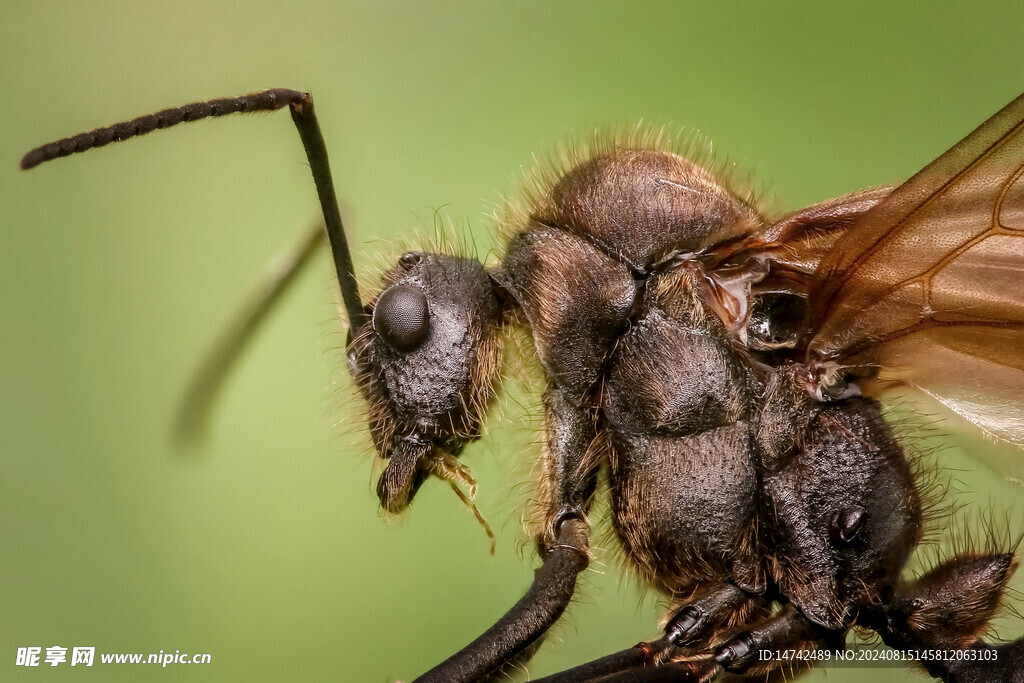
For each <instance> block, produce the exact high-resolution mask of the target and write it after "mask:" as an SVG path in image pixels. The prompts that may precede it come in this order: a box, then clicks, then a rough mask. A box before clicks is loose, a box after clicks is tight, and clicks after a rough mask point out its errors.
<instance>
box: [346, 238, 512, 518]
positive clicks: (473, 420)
mask: <svg viewBox="0 0 1024 683" xmlns="http://www.w3.org/2000/svg"><path fill="white" fill-rule="evenodd" d="M367 313H368V318H366V319H365V322H364V323H363V324H362V326H361V327H360V328H359V329H358V330H355V331H354V334H353V340H352V343H351V344H350V345H349V349H348V366H349V372H350V373H351V374H352V377H354V378H355V381H356V384H357V386H358V387H359V390H360V392H361V393H362V395H363V397H364V398H365V399H366V401H367V404H368V408H369V422H370V433H371V435H372V437H373V441H374V446H375V447H376V449H377V453H378V454H379V455H380V456H381V457H382V458H384V459H386V460H387V467H386V468H385V470H384V473H383V474H382V475H381V478H380V481H379V482H378V484H377V495H378V497H379V498H380V502H381V505H382V506H383V507H384V509H385V510H387V511H388V512H392V513H396V512H401V511H402V510H403V509H405V507H406V506H408V505H409V503H410V502H411V501H412V498H413V496H414V495H415V494H416V491H417V490H418V489H419V487H420V485H421V484H422V483H423V482H424V481H425V480H426V478H427V477H428V476H429V475H430V474H437V475H438V476H441V477H443V478H446V479H452V474H451V472H452V469H453V467H455V468H458V467H459V466H458V465H454V464H453V463H454V460H453V457H454V456H457V455H458V453H459V451H460V450H461V449H462V447H463V446H464V445H465V444H466V443H467V442H468V441H471V440H473V439H476V438H477V437H478V436H479V435H480V429H481V426H482V422H483V418H484V414H485V413H486V410H487V406H488V403H489V402H490V400H491V398H492V396H493V395H494V392H495V389H496V386H497V382H498V377H499V375H500V369H501V356H502V334H501V332H502V329H501V328H502V319H503V311H502V303H501V298H500V296H499V293H498V290H497V286H496V285H495V284H494V283H493V281H492V280H491V276H490V275H489V274H488V272H487V270H485V268H484V267H483V265H482V264H481V263H480V262H478V261H476V260H475V259H468V258H461V257H457V256H447V255H442V254H426V253H419V252H408V253H405V254H403V255H402V256H401V257H400V258H399V260H398V264H397V265H396V266H395V267H394V268H393V269H391V270H390V271H388V272H387V273H385V275H384V281H383V287H382V288H381V291H380V294H378V295H377V297H376V299H375V300H374V302H373V303H372V304H371V305H369V306H368V307H367ZM462 473H463V476H466V475H465V472H464V470H463V472H462Z"/></svg>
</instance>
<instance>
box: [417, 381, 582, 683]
mask: <svg viewBox="0 0 1024 683" xmlns="http://www.w3.org/2000/svg"><path fill="white" fill-rule="evenodd" d="M544 409H545V419H544V432H543V449H542V457H543V458H544V461H543V465H544V467H543V470H542V471H543V474H542V476H543V478H544V486H545V489H544V494H543V500H542V504H543V508H544V509H543V514H544V516H543V519H544V521H543V523H542V527H541V528H540V529H539V530H538V533H537V544H538V548H539V551H540V554H541V557H543V558H544V563H543V564H542V565H541V567H540V568H539V569H538V570H537V571H536V572H535V574H534V579H533V585H532V586H530V589H529V590H528V591H527V592H526V595H524V596H523V597H522V598H521V599H520V600H519V602H517V603H516V604H515V606H514V607H513V608H512V609H511V610H509V611H508V612H507V613H506V614H505V616H503V617H502V618H501V619H499V620H498V622H497V623H496V624H494V626H491V627H490V628H489V629H487V631H485V632H484V633H483V635H481V636H480V637H478V638H477V639H476V640H474V641H473V642H472V643H470V644H469V645H467V646H466V647H465V648H463V649H462V650H460V651H459V652H457V653H455V654H454V655H452V656H451V657H449V658H448V659H446V660H445V661H444V662H442V663H441V664H439V665H438V666H436V667H434V668H433V669H431V670H430V671H428V672H427V673H425V674H423V675H422V676H421V677H419V678H417V679H416V683H431V682H435V681H436V682H439V683H440V682H444V683H461V682H465V683H469V682H470V681H479V680H481V679H485V678H487V677H489V676H491V675H493V674H495V673H497V672H499V671H500V670H501V669H502V668H503V667H504V666H505V665H506V664H508V663H510V662H512V661H516V660H521V658H523V657H524V656H526V655H527V654H529V653H530V646H531V645H533V644H534V643H536V642H538V641H539V639H540V638H541V636H543V635H544V633H545V631H547V630H548V629H549V628H550V627H551V625H552V624H554V623H555V622H556V621H557V620H558V618H559V617H560V616H562V612H564V611H565V608H566V606H567V605H568V604H569V601H570V600H571V599H572V596H573V592H574V591H575V589H576V576H577V574H579V573H580V572H581V571H583V569H585V568H586V566H587V563H588V560H589V552H588V551H589V547H590V542H589V526H588V524H587V521H586V515H587V512H588V510H589V509H590V504H591V502H592V500H593V496H594V489H595V486H596V481H597V469H598V466H599V464H600V460H599V459H598V458H595V457H593V454H594V452H595V451H594V449H595V448H596V447H597V446H596V443H595V442H596V441H597V439H596V438H595V430H594V423H593V419H592V417H591V414H590V411H589V410H588V409H587V408H586V407H585V406H581V405H579V404H576V403H575V402H573V401H570V400H568V399H567V398H566V397H565V396H564V394H563V393H562V391H561V390H559V389H557V388H552V389H549V390H548V391H547V393H546V394H545V397H544Z"/></svg>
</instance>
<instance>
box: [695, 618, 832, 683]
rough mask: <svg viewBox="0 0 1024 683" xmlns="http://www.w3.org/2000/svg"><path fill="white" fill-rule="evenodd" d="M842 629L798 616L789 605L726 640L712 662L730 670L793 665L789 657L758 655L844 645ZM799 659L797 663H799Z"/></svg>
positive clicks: (761, 669) (757, 669)
mask: <svg viewBox="0 0 1024 683" xmlns="http://www.w3.org/2000/svg"><path fill="white" fill-rule="evenodd" d="M844 637H845V631H832V630H829V629H826V628H824V627H822V626H819V625H817V624H815V623H813V622H811V621H810V620H808V619H807V617H805V616H804V615H802V614H801V613H800V612H799V611H797V609H796V608H795V607H793V605H792V604H789V605H786V606H785V607H783V608H782V611H781V612H779V613H778V614H777V615H775V616H774V617H772V618H770V619H768V620H767V621H764V622H762V623H761V624H760V625H759V626H756V627H754V628H752V629H750V630H748V631H746V632H744V633H741V634H739V635H737V636H735V637H733V638H731V639H729V640H728V641H727V642H726V643H725V644H724V645H722V646H721V647H719V648H718V650H717V651H716V652H715V661H716V662H718V664H719V665H720V666H721V667H722V668H723V669H725V670H726V671H728V672H730V673H746V672H748V671H751V670H756V671H757V672H758V673H764V672H768V671H772V670H774V669H778V668H780V667H782V666H788V665H791V664H793V660H792V659H791V658H785V659H783V658H777V657H775V656H772V657H771V658H763V657H762V654H767V653H771V654H772V655H774V654H775V653H777V652H782V651H787V650H812V649H821V648H823V647H827V648H829V649H841V648H843V647H844V644H843V643H844ZM802 664H803V662H798V665H802Z"/></svg>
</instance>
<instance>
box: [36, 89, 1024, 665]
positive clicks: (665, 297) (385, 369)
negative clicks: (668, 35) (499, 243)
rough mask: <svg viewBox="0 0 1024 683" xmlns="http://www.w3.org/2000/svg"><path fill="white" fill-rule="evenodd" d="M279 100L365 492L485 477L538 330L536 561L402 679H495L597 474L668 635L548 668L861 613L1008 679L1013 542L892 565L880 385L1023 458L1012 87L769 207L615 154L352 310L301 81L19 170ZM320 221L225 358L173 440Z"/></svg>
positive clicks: (764, 639)
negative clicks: (286, 110)
mask: <svg viewBox="0 0 1024 683" xmlns="http://www.w3.org/2000/svg"><path fill="white" fill-rule="evenodd" d="M284 106H289V107H290V109H291V112H292V117H293V119H294V120H295V122H296V125H297V126H298V128H299V132H300V135H301V137H302V141H303V144H304V146H305V148H306V152H307V155H308V156H309V158H310V162H311V166H312V170H313V175H314V179H315V181H316V185H317V189H318V193H319V196H320V200H321V205H322V208H323V212H324V219H325V224H326V228H327V234H328V236H329V238H330V243H331V248H332V252H333V254H334V257H335V265H336V267H337V271H338V278H339V283H340V286H341V291H342V296H343V300H344V304H345V308H346V311H347V314H348V317H349V322H350V333H349V344H348V349H347V360H348V367H349V370H350V372H351V374H352V376H353V378H354V379H355V383H356V385H357V386H358V388H359V390H360V392H361V394H362V395H363V397H364V398H365V400H366V402H367V405H368V409H369V411H368V412H369V423H370V432H371V435H372V437H373V441H374V444H375V446H376V449H377V451H378V453H379V455H380V456H381V457H382V458H384V459H385V460H386V462H387V465H386V467H385V469H384V472H383V474H382V476H381V478H380V481H379V484H378V489H377V490H378V495H379V497H380V502H381V505H382V506H383V507H384V508H385V509H386V510H387V511H389V512H394V513H397V512H400V511H402V510H403V509H404V508H405V507H406V506H408V505H409V503H410V502H411V501H412V499H413V497H414V495H415V494H416V491H417V490H418V488H419V487H420V486H421V485H422V484H423V483H424V482H425V481H426V479H427V478H429V477H430V476H431V475H435V476H438V477H440V478H442V479H445V480H447V481H449V482H450V483H452V484H453V488H455V486H454V485H455V483H457V482H462V483H464V484H469V485H470V486H471V487H472V486H473V483H472V478H471V477H470V475H469V472H468V470H467V469H466V468H465V466H464V465H462V464H461V463H460V461H459V460H458V456H459V453H460V451H461V449H462V448H463V446H464V445H465V444H466V443H467V442H469V441H471V440H473V439H475V438H477V437H478V436H479V434H480V431H481V427H482V424H483V421H484V419H485V417H486V414H487V411H488V406H489V403H490V401H491V399H492V398H493V397H494V395H495V393H496V391H497V389H498V382H499V376H500V370H501V361H502V357H503V350H502V347H503V339H504V337H505V333H506V331H507V328H509V327H510V326H521V327H523V328H525V329H527V330H528V332H529V336H530V338H531V339H532V340H533V346H534V349H535V351H536V356H537V359H538V360H539V363H540V366H541V368H542V369H543V373H544V377H545V381H546V389H545V390H544V397H543V405H544V420H543V433H542V447H541V452H540V454H539V457H540V458H541V461H542V467H541V468H540V471H541V472H542V481H541V482H540V486H541V496H540V508H541V509H540V512H539V514H538V516H537V519H536V520H535V526H534V533H535V537H536V541H537V545H538V548H539V552H540V555H541V557H542V558H543V565H542V566H541V567H540V569H538V571H537V573H536V576H535V580H534V584H533V586H532V587H531V588H530V590H529V592H528V593H527V594H526V595H525V596H524V597H523V598H522V600H520V602H519V603H517V604H516V605H515V606H514V607H513V608H512V609H511V610H510V611H509V612H508V613H507V614H506V615H505V616H504V617H502V619H501V620H499V621H498V623H496V624H495V625H494V626H492V627H491V628H489V629H488V630H487V631H486V632H485V633H484V634H483V635H481V636H480V637H479V638H478V639H477V640H475V641H474V642H473V643H471V644H470V645H468V646H467V647H466V648H465V649H463V650H462V651H460V652H458V653H456V654H455V655H453V656H452V657H450V658H449V659H448V660H446V661H445V662H443V663H442V664H440V665H439V666H437V667H436V668H435V669H433V670H431V671H430V672H428V673H426V674H424V675H423V676H422V677H421V678H420V679H418V680H421V681H476V680H486V679H490V678H493V677H495V676H498V675H500V674H501V673H502V671H503V670H504V669H506V668H507V667H508V666H509V665H510V664H512V663H515V662H521V661H523V660H524V659H525V658H527V657H528V656H529V654H530V653H531V652H532V651H533V649H534V646H535V645H536V644H537V643H538V642H539V640H540V638H541V637H542V636H543V634H544V632H545V631H546V629H547V628H548V627H550V626H551V625H552V624H553V623H554V622H555V621H556V620H557V619H558V618H559V616H560V615H561V614H562V612H563V610H564V609H565V607H566V605H567V604H568V603H569V601H570V600H571V598H572V594H573V590H574V587H575V582H576V576H577V574H578V573H579V572H580V571H582V570H583V569H584V568H585V567H586V566H587V563H588V558H589V551H590V544H589V530H590V523H589V514H590V509H591V505H592V502H593V499H594V497H595V495H596V494H595V492H596V490H597V481H598V475H599V473H600V472H602V471H604V472H607V476H608V481H609V484H610V486H609V494H610V497H611V501H610V502H611V506H610V508H611V514H612V520H611V521H612V524H613V526H614V529H615V531H616V535H617V537H618V540H619V542H620V543H621V546H622V549H623V550H624V556H625V557H626V558H627V561H628V563H629V564H630V565H631V566H632V568H633V569H634V570H635V571H636V572H637V573H638V574H639V576H640V577H641V578H642V579H643V580H644V581H645V582H646V583H647V584H649V585H651V586H653V587H654V588H656V589H658V590H659V591H661V592H662V593H664V594H665V595H667V596H669V598H670V599H671V600H672V603H673V606H672V608H671V610H670V612H669V614H668V615H667V617H666V620H665V624H664V635H663V637H661V638H660V639H658V640H655V641H652V642H649V643H642V644H640V645H638V646H636V647H633V648H629V649H627V650H624V651H622V652H619V653H616V654H613V655H609V656H607V657H604V658H602V659H599V660H595V661H593V662H590V663H588V664H584V665H581V666H579V667H576V668H574V669H571V670H569V671H566V672H563V673H562V674H557V675H555V676H551V677H549V679H545V680H560V681H581V680H598V679H600V680H602V681H620V680H630V681H632V680H691V681H704V680H709V679H711V678H714V677H715V676H717V675H718V674H720V673H723V672H727V673H733V674H740V675H743V676H754V675H758V676H763V675H766V674H770V673H771V672H772V671H776V670H778V669H779V668H780V667H781V666H782V665H783V664H786V665H789V664H791V663H792V662H791V661H790V660H788V659H782V660H780V659H779V658H777V657H772V656H768V655H771V654H773V653H777V652H779V651H793V650H823V651H829V652H837V651H840V650H841V649H842V648H843V646H844V645H843V644H844V641H845V636H846V633H847V631H848V630H849V629H850V628H852V627H854V626H861V627H866V628H869V629H872V630H874V631H875V632H877V633H878V634H879V635H880V636H881V638H882V640H883V641H884V642H885V643H887V644H888V645H889V646H891V647H892V648H895V649H897V650H900V651H902V652H903V653H905V654H906V655H907V657H908V658H914V659H920V660H922V661H921V665H922V666H923V667H924V668H925V669H926V670H927V671H928V672H929V673H930V674H932V675H933V676H935V677H938V678H941V679H943V680H947V681H995V680H1024V673H1022V672H1021V671H1019V670H1018V669H1024V644H1022V642H1024V641H1017V642H1015V643H1010V644H1005V645H999V646H996V645H991V644H988V643H986V642H984V641H983V640H982V639H981V636H982V634H983V633H984V632H985V629H986V627H987V625H988V622H989V619H990V618H991V617H992V615H993V614H994V613H995V611H996V610H997V608H998V607H999V604H1000V600H1001V597H1002V593H1003V589H1004V587H1005V585H1006V582H1007V580H1008V578H1009V576H1010V574H1011V573H1012V571H1013V569H1014V567H1015V562H1014V555H1013V549H1012V548H1009V547H1007V548H1005V549H1003V550H1002V551H998V550H997V551H986V552H980V551H979V552H961V553H959V554H956V555H954V556H953V557H951V558H949V559H947V560H946V561H944V562H941V563H940V564H939V565H938V566H937V567H936V568H935V569H933V570H932V571H931V572H929V573H927V574H925V575H924V576H922V577H920V578H918V579H916V580H904V579H902V578H901V570H902V568H903V566H904V564H905V562H906V560H907V558H908V556H909V554H910V553H911V551H912V550H913V549H914V547H915V546H916V545H917V544H918V542H919V541H920V539H921V534H922V514H923V513H922V506H923V504H922V491H921V490H920V486H921V485H920V484H919V482H917V481H916V479H915V476H914V473H913V469H912V467H911V466H910V464H908V459H907V458H906V457H905V455H904V451H903V448H902V447H901V445H900V442H899V441H898V440H897V438H896V437H895V436H894V434H893V432H892V430H891V429H890V427H889V426H888V425H887V424H886V422H885V420H884V419H883V415H882V412H881V408H880V404H879V402H878V398H877V397H878V396H879V395H880V394H881V393H882V391H883V390H884V389H886V388H887V387H889V386H892V385H893V384H894V383H898V384H901V385H903V386H908V385H909V386H912V387H916V388H919V389H921V390H923V391H925V392H927V393H929V394H931V395H932V396H934V397H936V398H938V399H939V400H940V401H942V402H944V403H946V404H947V405H948V406H949V407H950V408H952V409H953V410H955V411H956V412H958V413H960V414H962V415H963V416H965V417H966V418H968V419H969V420H971V421H972V422H974V423H975V424H977V425H978V426H980V427H981V428H982V429H984V430H985V431H987V432H989V433H990V434H992V435H994V436H997V437H1000V438H1002V439H1004V440H1007V441H1010V442H1012V443H1015V444H1016V445H1018V446H1024V419H1022V417H1021V413H1020V406H1021V405H1022V399H1024V291H1022V287H1021V282H1022V279H1021V272H1022V271H1024V135H1022V134H1021V133H1022V130H1024V96H1022V97H1021V98H1018V99H1017V100H1015V101H1014V102H1012V103H1011V104H1010V105H1008V106H1007V107H1006V108H1005V109H1003V110H1002V111H1000V112H999V113H998V114H996V115H995V116H994V117H992V118H991V119H990V120H989V121H987V122H986V123H984V124H983V125H982V126H981V127H979V128H978V129H977V130H976V131H975V132H973V133H972V134H971V135H969V136H968V137H967V138H965V139H964V140H963V141H961V142H960V143H958V144H957V145H956V146H955V147H953V148H952V149H951V150H949V151H948V152H946V153H945V154H944V155H942V156H941V157H939V158H938V159H937V160H936V161H934V162H932V164H930V165H929V166H928V167H926V168H925V169H924V170H923V171H921V172H920V173H918V174H917V175H916V176H914V177H913V178H911V179H910V180H908V181H907V182H905V183H904V184H902V185H900V186H898V187H884V188H878V189H874V190H867V191H863V192H857V193H854V194H850V195H847V196H844V197H840V198H837V199H833V200H830V201H827V202H824V203H822V204H818V205H815V206H812V207H809V208H807V209H804V210H803V211H799V212H797V213H794V214H791V215H789V216H785V217H783V218H782V219H780V220H776V221H770V220H768V219H766V218H765V217H764V216H763V215H762V214H761V213H760V212H759V211H758V209H757V208H756V207H755V206H754V205H753V203H752V202H751V201H748V200H746V199H743V198H741V197H740V196H739V195H738V194H737V193H736V192H734V191H732V190H731V189H730V188H729V184H728V182H727V181H726V180H723V179H722V178H719V177H717V176H716V174H715V173H714V172H713V171H711V170H709V169H708V168H704V167H702V166H701V165H699V164H697V163H694V162H692V161H689V160H687V159H686V158H684V157H683V156H681V155H680V154H677V153H674V152H672V151H668V150H666V149H664V148H662V147H660V146H658V145H656V144H654V143H652V142H651V141H644V140H643V139H641V138H636V139H623V140H610V141H609V142H607V143H606V144H599V145H596V146H595V147H594V148H592V149H590V150H589V151H587V152H585V153H578V154H576V155H573V156H571V157H570V158H567V160H566V162H565V163H564V164H563V165H562V167H560V168H558V169H557V170H556V172H555V173H549V174H548V176H549V177H550V179H549V180H547V181H538V182H536V183H535V184H534V185H533V186H532V187H531V188H530V190H529V191H528V193H527V199H526V200H525V201H524V202H523V205H521V206H519V207H516V208H513V209H511V210H510V211H509V212H508V213H507V216H506V218H505V219H504V220H503V226H502V227H503V229H504V230H505V232H506V233H507V234H508V235H509V238H508V241H507V246H506V248H505V252H504V256H503V257H502V259H501V262H500V263H499V264H496V265H493V266H490V267H488V266H484V265H482V264H481V263H479V262H477V261H476V260H474V259H469V258H465V257H461V256H454V255H446V254H440V253H420V252H409V253H406V254H403V255H402V256H401V257H400V258H399V260H398V263H397V264H396V265H395V266H394V267H393V268H392V269H391V270H390V271H389V272H387V273H386V274H385V276H384V280H383V283H382V286H381V289H380V292H379V294H377V295H376V296H375V297H374V298H373V299H372V301H370V302H369V303H368V304H364V303H363V302H362V300H361V299H360V297H359V293H358V289H357V287H356V280H355V276H354V275H353V269H352V263H351V259H350V258H349V255H348V248H347V245H346V243H345V236H344V231H343V229H342V226H341V220H340V216H339V213H338V210H337V205H336V200H335V197H334V190H333V187H332V184H331V179H330V171H329V168H328V165H327V156H326V150H325V147H324V143H323V139H322V137H321V136H320V132H319V128H318V126H317V124H316V120H315V118H314V117H313V109H312V99H311V98H310V97H309V96H308V95H307V94H303V93H298V92H295V91H289V90H272V91H266V92H263V93H257V94H254V95H248V96H244V97H241V98H237V99H231V100H216V101H212V102H206V103H199V104H194V105H187V106H185V107H181V108H178V109H171V110H165V111H163V112H160V113H158V114H155V115H152V116H150V117H143V118H142V119H137V120H134V121H131V122H127V123H124V124H118V125H116V126H112V127H110V128H107V129H100V130H97V131H93V132H92V133H87V134H83V135H80V136H76V137H74V138H69V139H67V140H63V141H60V142H57V143H53V144H51V145H47V146H44V147H41V148H39V149H37V150H34V151H33V152H30V153H29V154H28V155H26V157H25V159H24V160H23V162H22V166H23V167H24V168H29V167H32V166H35V165H37V164H38V163H41V162H42V161H46V160H48V159H52V158H55V157H58V156H65V155H67V154H71V153H74V152H78V151H83V150H85V149H88V148H91V147H94V146H98V145H101V144H106V143H107V142H110V141H112V140H119V139H123V138H127V137H131V136H134V135H138V134H140V133H145V132H149V131H150V130H154V129H156V128H163V127H166V126H169V125H173V124H175V123H178V122H181V121H186V120H193V119H197V118H203V117H206V116H216V115H220V114H225V113H233V112H244V111H254V110H268V109H278V108H281V107H284ZM319 234H320V231H319V230H318V232H317V233H316V234H314V235H312V236H311V237H310V239H309V240H307V241H306V242H305V243H304V244H303V248H302V250H301V251H300V253H299V254H298V256H297V257H296V259H295V260H294V261H293V263H292V265H291V267H290V268H288V269H286V270H285V271H284V272H283V273H282V274H281V275H280V276H279V277H278V279H276V280H275V281H274V282H272V283H271V284H270V286H269V287H268V288H267V289H266V290H265V292H264V293H263V295H262V296H261V297H260V298H259V299H258V300H256V301H255V302H254V304H253V306H252V308H250V309H249V310H248V311H247V314H246V316H245V317H244V318H242V320H241V323H240V324H239V325H238V326H237V327H236V328H235V329H234V330H233V331H232V332H231V334H229V335H228V336H227V337H226V338H225V339H224V341H223V342H222V344H221V345H220V346H218V348H217V351H216V353H215V354H214V355H213V356H212V358H211V360H210V362H209V363H208V364H207V366H206V370H205V372H204V374H203V378H204V379H203V380H202V382H201V383H200V384H199V385H198V386H197V389H196V390H195V392H194V393H193V394H192V399H191V400H190V402H189V407H188V412H187V413H186V418H187V419H186V422H185V424H186V427H187V428H194V427H195V426H196V425H198V417H200V416H201V415H202V414H203V413H204V411H205V407H206V406H207V405H208V404H209V402H210V400H211V397H212V395H213V394H214V391H215V389H216V388H217V386H218V385H219V384H220V381H221V379H222V378H223V376H224V374H225V372H226V368H227V367H228V366H229V364H230V361H231V359H232V358H234V356H235V355H236V354H237V351H238V349H239V348H240V347H241V346H242V344H243V343H244V341H245V340H246V339H247V338H248V336H249V335H250V333H251V332H252V330H253V329H254V328H255V326H256V324H257V323H258V322H259V320H260V319H261V318H262V317H263V315H264V314H265V313H266V311H267V310H268V309H269V307H270V305H271V303H272V302H273V301H275V300H276V299H277V298H278V295H279V294H280V292H281V291H282V289H283V288H284V287H285V286H286V285H287V283H288V282H289V281H290V279H291V277H292V276H293V275H294V273H295V272H296V271H297V270H298V269H299V268H300V267H301V266H302V265H303V264H304V263H306V262H307V260H308V258H307V257H308V255H309V254H310V253H311V252H312V250H313V248H314V247H315V246H316V245H317V244H318V243H319ZM894 380H898V382H894ZM456 490H457V491H458V489H457V488H456ZM460 495H463V498H464V500H466V501H467V502H469V496H466V495H465V494H460Z"/></svg>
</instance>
